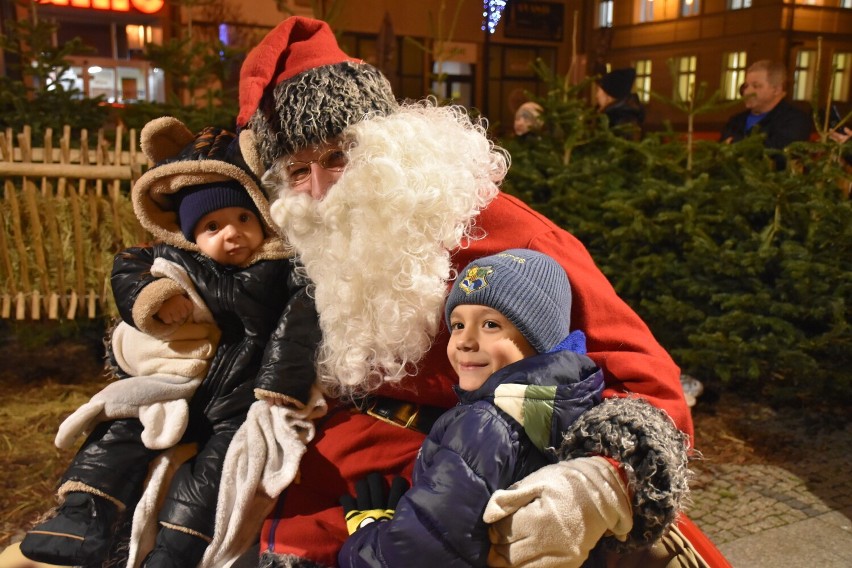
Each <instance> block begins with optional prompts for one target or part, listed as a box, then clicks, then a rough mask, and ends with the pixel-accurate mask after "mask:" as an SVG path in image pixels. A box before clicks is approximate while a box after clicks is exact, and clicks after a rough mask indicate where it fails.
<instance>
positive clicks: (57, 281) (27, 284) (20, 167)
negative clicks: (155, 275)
mask: <svg viewBox="0 0 852 568" xmlns="http://www.w3.org/2000/svg"><path fill="white" fill-rule="evenodd" d="M108 134H112V136H108ZM125 137H126V138H127V140H125ZM110 139H112V140H114V142H110ZM32 142H33V141H32V132H31V130H30V128H29V127H25V128H24V131H23V132H20V133H17V134H15V133H14V132H12V130H11V129H7V130H6V131H5V132H2V131H0V180H2V183H3V200H2V204H0V317H2V318H6V319H9V318H14V319H18V320H24V319H32V320H41V319H53V320H58V319H75V318H79V317H88V318H95V317H101V316H104V315H114V313H115V306H114V304H113V302H112V297H111V294H110V290H109V274H110V270H111V267H112V258H113V255H114V254H115V253H116V252H118V251H119V250H121V249H123V248H125V247H127V246H130V245H133V244H138V243H140V242H143V241H145V240H147V239H148V235H147V234H146V233H145V231H144V230H143V229H142V228H141V227H140V226H139V223H138V222H137V220H136V217H135V216H134V215H133V207H132V205H131V203H130V198H129V190H130V186H131V184H132V183H133V182H134V181H135V180H136V179H137V178H138V177H139V175H140V174H141V172H142V168H143V166H144V165H145V164H146V160H145V157H144V155H143V154H142V153H141V152H139V151H138V148H137V137H136V131H135V129H131V130H130V131H129V132H125V129H124V128H122V127H121V126H120V125H119V126H118V127H116V129H115V131H114V132H110V133H107V132H106V131H104V130H103V129H102V130H99V131H98V133H97V139H96V140H95V141H94V145H95V147H94V149H91V148H90V138H89V133H88V132H87V131H86V130H82V131H81V132H80V133H79V137H78V139H77V141H76V142H77V143H76V144H75V143H74V141H73V140H72V138H71V129H70V127H68V126H65V127H64V128H63V129H62V135H61V137H60V138H59V146H58V147H55V146H54V136H53V131H52V129H47V130H46V132H45V135H44V140H43V141H42V145H41V147H34V146H33V144H32Z"/></svg>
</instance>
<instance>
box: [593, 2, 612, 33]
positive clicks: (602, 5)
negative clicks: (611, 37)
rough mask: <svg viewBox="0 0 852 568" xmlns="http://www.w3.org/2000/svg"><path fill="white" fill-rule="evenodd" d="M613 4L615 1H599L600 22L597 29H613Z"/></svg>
mask: <svg viewBox="0 0 852 568" xmlns="http://www.w3.org/2000/svg"><path fill="white" fill-rule="evenodd" d="M612 4H613V0H599V1H598V16H597V17H598V21H597V27H599V28H611V27H612Z"/></svg>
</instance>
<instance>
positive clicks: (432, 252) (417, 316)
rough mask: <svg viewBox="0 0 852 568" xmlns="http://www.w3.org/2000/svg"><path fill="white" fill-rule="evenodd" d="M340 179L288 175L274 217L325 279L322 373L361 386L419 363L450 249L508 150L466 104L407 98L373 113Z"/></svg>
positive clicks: (312, 270)
mask: <svg viewBox="0 0 852 568" xmlns="http://www.w3.org/2000/svg"><path fill="white" fill-rule="evenodd" d="M344 136H345V137H346V139H347V140H351V141H353V142H354V144H355V145H354V147H353V148H352V150H351V152H350V162H349V165H348V166H347V169H346V171H345V172H344V174H343V175H342V176H341V178H340V180H339V181H338V182H337V183H335V185H334V186H332V187H331V188H330V190H329V192H328V193H327V195H326V196H325V197H324V198H323V199H322V200H320V201H317V200H314V199H313V198H311V197H310V195H307V194H304V193H295V192H293V191H292V190H290V188H289V187H288V186H287V184H286V182H285V183H281V181H280V178H279V177H278V174H277V173H276V172H277V168H276V167H275V165H273V167H272V168H271V170H270V173H269V174H268V175H267V176H266V178H265V180H264V182H265V185H267V187H268V188H271V189H273V190H274V191H277V192H278V199H277V200H276V201H275V202H274V203H273V204H272V208H271V211H272V218H273V220H274V221H275V223H276V224H277V226H278V228H279V229H280V231H281V233H282V234H283V235H284V237H285V238H286V239H287V240H288V242H289V243H290V245H292V247H293V248H294V249H295V252H296V254H297V255H298V256H299V258H300V260H301V262H302V264H303V265H304V267H305V271H306V274H307V275H308V277H309V278H310V279H311V280H312V282H313V283H314V285H315V289H314V297H315V300H316V305H317V311H318V312H319V314H320V326H321V328H322V332H323V341H322V344H321V346H320V350H319V355H318V371H319V377H320V380H321V383H322V385H323V387H324V389H325V390H326V392H327V393H328V394H331V395H333V396H357V395H363V394H366V393H368V392H370V391H372V390H375V389H376V388H378V387H379V386H380V385H381V384H382V383H384V382H397V381H399V380H401V379H402V378H403V377H404V376H405V375H406V374H408V373H409V372H412V371H414V370H415V366H416V364H417V362H418V361H420V359H421V358H422V357H423V355H424V354H425V353H426V352H427V351H428V350H429V348H430V346H431V342H432V339H433V338H434V336H435V333H436V332H437V329H438V325H439V324H440V322H441V311H442V306H443V303H444V298H445V295H446V291H447V282H448V281H449V279H450V278H451V276H452V274H451V263H450V251H451V250H452V249H454V248H456V247H458V246H461V245H462V244H463V242H464V240H465V239H467V238H471V229H472V226H473V221H474V219H475V217H476V215H477V214H478V213H479V211H480V210H482V209H483V208H484V207H486V206H487V205H488V203H489V202H490V201H491V200H492V199H494V197H496V195H497V192H498V189H497V185H496V184H497V183H499V181H501V180H502V179H503V177H504V176H505V173H506V170H507V168H508V163H509V158H508V156H507V155H506V153H505V152H504V151H502V150H501V149H499V148H496V147H494V146H493V144H491V143H490V142H489V141H488V139H487V138H486V136H485V132H484V128H483V127H482V126H481V125H478V124H473V123H472V122H471V121H470V119H469V118H468V116H467V115H466V114H465V113H464V111H463V110H462V109H460V108H452V107H435V106H434V105H432V104H431V103H422V104H416V105H408V106H404V107H403V108H402V109H401V110H400V111H399V112H398V113H394V114H393V115H391V116H388V117H377V118H372V119H370V120H364V121H362V122H360V123H358V124H356V125H354V126H352V127H350V128H349V129H348V130H347V131H346V132H345V133H344Z"/></svg>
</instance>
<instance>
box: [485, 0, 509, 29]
mask: <svg viewBox="0 0 852 568" xmlns="http://www.w3.org/2000/svg"><path fill="white" fill-rule="evenodd" d="M506 1H507V0H483V2H482V8H483V12H482V31H485V30H486V29H487V30H488V33H491V34H493V33H494V31H495V30H496V29H497V24H498V23H500V16H502V15H503V8H505V7H506Z"/></svg>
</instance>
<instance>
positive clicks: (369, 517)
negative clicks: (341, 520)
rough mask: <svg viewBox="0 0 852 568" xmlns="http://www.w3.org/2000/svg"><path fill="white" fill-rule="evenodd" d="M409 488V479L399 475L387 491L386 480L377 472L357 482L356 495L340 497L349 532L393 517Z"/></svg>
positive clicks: (351, 532) (352, 532)
mask: <svg viewBox="0 0 852 568" xmlns="http://www.w3.org/2000/svg"><path fill="white" fill-rule="evenodd" d="M407 489H408V481H406V480H405V478H403V477H399V476H397V477H395V478H394V480H393V484H392V485H391V488H390V491H388V492H387V493H386V492H385V480H384V478H383V477H382V476H381V474H379V473H377V472H373V473H370V474H369V475H367V477H365V478H363V479H360V480H358V481H357V482H356V483H355V497H354V498H353V497H352V496H351V495H344V496H343V497H341V498H340V504H341V505H342V506H343V514H344V515H345V516H346V529H347V530H348V531H349V534H354V533H355V531H357V530H358V529H361V528H364V527H365V526H367V525H369V524H371V523H374V522H381V521H389V520H390V519H392V518H393V514H394V511H395V510H396V506H397V503H399V498H400V497H402V494H403V493H405V491H406V490H407Z"/></svg>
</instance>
